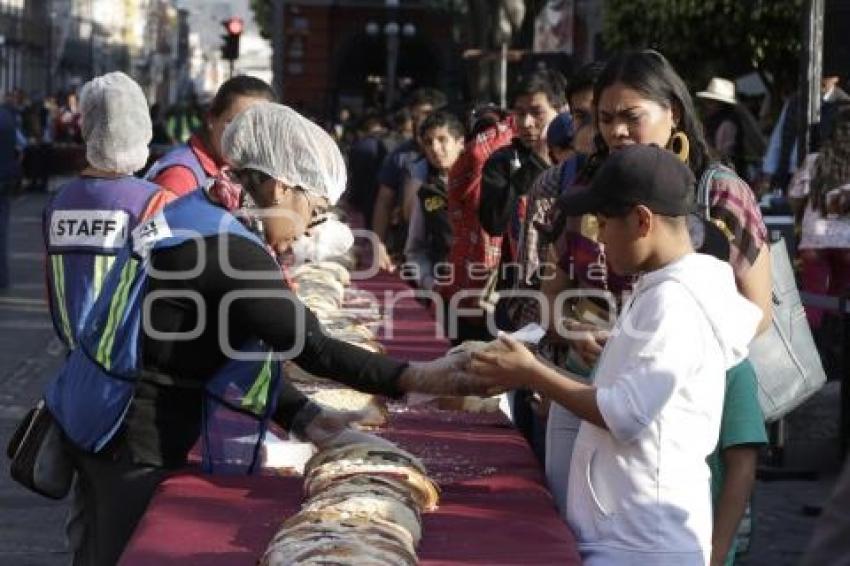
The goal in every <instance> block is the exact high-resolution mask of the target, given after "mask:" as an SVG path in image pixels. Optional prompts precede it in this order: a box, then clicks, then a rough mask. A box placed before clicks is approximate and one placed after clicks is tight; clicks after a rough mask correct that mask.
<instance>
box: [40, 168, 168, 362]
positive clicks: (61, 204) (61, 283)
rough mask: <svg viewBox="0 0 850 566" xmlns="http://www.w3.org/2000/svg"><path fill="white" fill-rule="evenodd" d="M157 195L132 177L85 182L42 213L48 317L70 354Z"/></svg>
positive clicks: (64, 191)
mask: <svg viewBox="0 0 850 566" xmlns="http://www.w3.org/2000/svg"><path fill="white" fill-rule="evenodd" d="M159 190H160V189H159V187H157V186H156V185H154V184H153V183H149V182H147V181H143V180H141V179H136V178H134V177H121V178H118V179H100V178H87V177H86V178H80V179H76V180H74V181H71V182H69V183H67V184H66V185H64V186H63V187H62V188H61V189H60V190H59V192H58V193H57V194H56V196H55V197H53V199H51V201H50V202H49V203H48V205H47V207H46V208H45V211H44V221H43V232H44V241H45V246H46V248H47V253H48V257H49V258H50V269H48V270H47V282H48V286H47V287H48V293H49V294H50V296H51V301H50V304H51V307H52V310H51V315H52V318H53V323H54V326H55V328H56V332H57V334H58V335H59V336H60V337H61V338H62V340H63V341H64V342H65V344H66V345H67V346H68V347H69V348H74V347H75V346H76V344H77V342H78V336H77V335H78V333H79V332H80V330H81V329H82V325H83V323H84V322H85V319H86V316H88V313H89V311H90V309H91V307H92V305H93V304H94V301H95V300H96V298H97V297H98V295H99V294H100V290H101V287H102V285H103V282H104V279H105V278H106V275H107V273H108V272H109V269H110V267H111V266H112V263H113V262H114V261H115V254H116V253H118V252H119V251H120V250H121V249H122V248H123V247H124V246H125V245H126V243H127V241H128V240H129V236H130V232H131V231H132V230H133V229H135V228H136V226H137V225H138V223H139V220H140V219H141V218H142V216H143V215H144V213H145V212H146V210H147V207H148V205H149V203H150V201H151V199H152V198H153V197H154V196H155V195H156V193H157V192H159ZM57 311H58V312H57Z"/></svg>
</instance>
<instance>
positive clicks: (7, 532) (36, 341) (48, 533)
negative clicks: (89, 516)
mask: <svg viewBox="0 0 850 566" xmlns="http://www.w3.org/2000/svg"><path fill="white" fill-rule="evenodd" d="M46 200H47V195H46V194H43V193H42V194H33V193H28V194H25V195H23V196H21V197H18V198H17V199H16V200H15V201H14V203H13V204H12V221H11V235H10V236H11V253H12V257H11V264H12V287H11V289H8V290H5V291H0V447H2V449H3V454H4V456H3V457H2V461H3V465H2V471H0V565H3V566H6V565H8V566H12V565H14V566H25V565H27V566H29V565H32V566H53V565H58V564H66V563H67V562H68V554H67V552H66V549H65V539H64V536H63V523H64V517H65V512H66V508H67V503H66V502H54V501H51V500H49V499H46V498H43V497H40V496H37V495H34V494H31V493H30V492H28V491H26V490H25V489H23V488H22V487H20V486H18V484H16V483H15V482H13V481H12V480H11V479H10V478H9V474H8V472H7V470H8V461H7V460H6V458H5V449H6V443H7V442H8V439H9V436H10V435H11V434H12V432H13V431H14V429H15V426H16V425H17V424H18V421H19V420H20V418H21V417H22V416H23V414H24V413H25V412H26V411H27V410H28V409H29V408H30V407H31V406H32V405H33V404H34V402H35V400H36V399H38V396H39V394H40V393H41V391H42V388H43V387H44V384H45V382H46V381H47V379H48V378H49V377H50V375H52V374H53V372H54V371H55V369H56V368H57V367H58V365H59V363H61V361H62V359H63V357H64V348H63V346H62V345H61V343H60V342H59V341H58V340H57V339H56V338H55V336H54V333H53V326H52V325H51V323H50V315H49V313H48V310H47V303H46V302H45V291H44V260H43V253H42V238H41V211H42V208H43V207H44V203H45V202H46Z"/></svg>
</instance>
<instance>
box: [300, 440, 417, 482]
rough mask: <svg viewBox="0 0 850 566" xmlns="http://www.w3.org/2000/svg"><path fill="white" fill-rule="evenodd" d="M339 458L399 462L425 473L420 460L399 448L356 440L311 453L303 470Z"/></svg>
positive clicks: (338, 459)
mask: <svg viewBox="0 0 850 566" xmlns="http://www.w3.org/2000/svg"><path fill="white" fill-rule="evenodd" d="M341 460H357V461H371V462H376V463H389V464H401V465H404V466H409V467H411V468H413V469H415V470H416V471H418V472H419V473H421V474H427V473H428V472H427V471H426V470H425V464H423V463H422V460H420V459H419V458H417V457H416V456H414V455H413V454H411V453H410V452H407V451H406V450H403V449H401V448H399V447H398V446H393V447H392V448H389V447H387V446H386V445H385V444H383V443H380V444H378V443H375V444H371V443H369V442H357V443H354V444H346V445H345V446H337V447H334V448H328V449H327V450H322V451H321V452H317V453H316V454H314V455H313V457H312V458H310V460H309V461H308V462H307V466H306V468H305V470H304V471H305V472H306V473H309V472H310V471H312V469H313V468H316V467H318V466H321V465H322V464H326V463H328V462H337V461H341Z"/></svg>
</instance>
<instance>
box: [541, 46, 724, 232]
mask: <svg viewBox="0 0 850 566" xmlns="http://www.w3.org/2000/svg"><path fill="white" fill-rule="evenodd" d="M617 83H621V84H623V85H625V86H627V87H629V88H630V89H632V90H634V91H635V92H638V93H640V94H641V95H643V96H645V97H646V98H647V99H649V100H652V101H653V102H655V103H657V104H660V105H661V106H663V107H665V108H671V109H674V110H675V111H676V112H677V113H678V114H679V116H680V117H679V125H678V129H679V130H680V131H682V132H683V133H684V134H685V135H686V136H687V137H688V142H689V145H690V151H689V154H688V166H689V167H690V168H691V171H692V172H693V174H694V177H696V178H697V179H699V178H700V177H701V176H702V174H703V171H705V169H706V168H707V167H708V166H709V165H710V164H711V163H712V162H713V161H715V160H716V159H715V156H714V154H713V153H712V152H711V150H710V148H709V146H708V144H707V143H706V141H705V133H704V131H703V127H702V123H701V122H700V120H699V117H698V116H697V113H696V109H695V107H694V101H693V99H692V98H691V94H690V93H689V92H688V87H686V86H685V82H684V81H683V80H682V78H681V77H680V76H679V75H678V74H677V73H676V71H675V70H674V69H673V67H672V65H670V63H669V62H668V61H667V59H666V58H665V57H664V56H663V55H662V54H661V53H658V52H657V51H653V50H651V49H647V50H644V51H627V52H624V53H620V54H618V55H615V56H614V57H612V58H611V59H609V60H608V61H607V62H606V63H605V67H604V68H603V69H602V72H601V73H600V74H599V76H598V77H597V79H596V81H595V82H594V85H593V100H594V105H595V106H596V108H598V104H599V99H600V98H601V95H602V92H603V91H604V90H605V89H606V88H608V87H610V86H612V85H614V84H617ZM596 121H597V126H598V122H599V113H598V110H597V115H596ZM597 129H598V128H597ZM595 141H596V147H597V151H596V152H595V153H594V154H593V155H591V156H590V158H589V159H588V161H587V163H586V164H585V166H584V168H583V169H582V171H581V173H580V175H579V177H578V179H577V180H576V184H582V185H589V184H590V181H591V179H592V177H593V174H594V173H595V172H596V170H597V169H598V168H599V167H600V166H601V165H602V163H603V161H604V160H605V158H606V157H607V156H608V151H609V150H608V146H607V145H606V144H605V142H604V141H603V139H602V136H601V135H599V134H597V135H596V140H595ZM569 215H570V212H569V211H568V210H566V209H564V206H563V203H562V202H561V201H560V200H559V201H558V202H556V203H555V206H554V210H553V212H552V213H551V216H550V218H551V219H552V220H551V223H550V224H549V226H540V225H538V229H539V230H541V232H542V233H543V234H544V237H546V238H548V239H549V240H550V241H554V240H555V239H557V238H558V237H559V236H560V234H561V232H562V231H563V229H564V226H565V225H566V221H567V218H568V217H569Z"/></svg>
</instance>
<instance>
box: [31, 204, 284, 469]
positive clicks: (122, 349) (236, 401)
mask: <svg viewBox="0 0 850 566" xmlns="http://www.w3.org/2000/svg"><path fill="white" fill-rule="evenodd" d="M226 233H231V234H237V235H239V236H241V237H245V238H247V239H249V240H251V241H253V242H255V243H256V244H257V246H259V247H261V248H262V243H261V242H260V240H259V239H258V238H257V237H256V236H255V235H253V234H251V233H250V232H249V231H248V230H247V229H246V228H245V227H244V226H242V225H241V224H239V222H238V221H237V220H236V219H235V218H234V217H233V216H231V215H229V214H228V213H227V212H225V211H224V210H222V209H220V208H218V207H216V206H215V205H213V204H211V203H210V202H209V201H208V199H207V196H206V193H205V192H204V191H195V192H193V193H190V194H189V195H186V196H185V197H183V198H181V199H178V200H177V201H174V202H173V203H171V204H169V205H168V206H166V207H165V209H163V211H161V212H160V213H159V214H157V215H155V216H154V217H152V218H150V219H149V220H148V221H147V222H145V223H144V224H142V225H140V226H138V227H137V229H136V230H135V231H134V233H133V236H132V237H131V239H130V241H128V242H127V246H126V247H125V248H124V249H123V250H122V252H121V253H120V254H119V255H118V256H117V257H116V258H115V260H114V261H115V264H114V266H113V267H114V268H113V269H111V270H110V271H109V272H108V275H107V276H106V279H105V281H104V282H103V287H102V292H101V294H100V296H99V297H98V299H97V301H96V302H95V304H94V306H93V307H92V309H91V313H90V315H89V318H88V319H87V321H86V325H85V328H84V330H83V332H81V334H80V340H79V348H77V349H76V350H74V351H73V352H72V353H71V356H69V358H68V360H67V361H66V363H65V365H64V367H63V368H62V370H61V371H60V372H59V374H58V375H57V376H56V378H54V380H53V381H51V383H50V385H49V386H48V390H47V394H46V396H45V399H46V401H47V405H48V407H49V408H50V410H51V412H52V413H53V415H54V417H55V418H56V421H57V422H58V423H59V425H60V426H61V427H62V430H63V431H64V433H65V435H66V436H67V437H68V438H69V439H70V440H71V441H72V442H73V443H74V444H75V445H76V446H78V447H79V448H81V449H83V450H87V451H91V452H97V451H99V450H101V449H102V448H103V447H104V446H105V445H106V444H107V443H108V442H109V441H110V440H111V439H112V438H113V436H114V435H115V434H116V432H117V431H118V430H120V425H121V423H122V422H123V419H124V417H125V416H126V414H127V410H128V408H129V406H130V404H131V402H132V399H133V395H134V393H135V384H136V382H137V381H138V379H139V378H140V376H141V375H142V373H143V367H142V360H141V359H140V347H139V346H140V344H141V341H142V339H143V334H142V332H143V330H142V326H141V322H142V307H143V303H144V299H145V289H146V287H147V278H148V275H149V273H148V266H149V261H150V254H149V252H151V251H154V252H155V251H156V250H159V249H167V248H171V247H175V246H178V245H181V244H182V243H184V242H186V241H188V240H190V239H193V238H197V237H199V236H200V237H207V236H211V235H218V234H226ZM134 247H137V248H140V249H141V251H142V253H141V254H140V255H139V254H135V253H134V252H133V248H134ZM263 249H264V248H263ZM57 279H58V278H57ZM240 350H241V351H242V352H243V353H246V352H252V353H256V354H257V356H256V359H255V360H253V361H239V360H236V359H232V360H229V361H228V362H226V363H225V365H224V366H223V367H221V368H220V369H219V370H217V371H216V372H215V374H214V375H213V376H212V377H211V378H210V379H209V380H208V381H207V382H206V383H204V384H203V390H204V395H203V403H204V405H203V411H202V413H203V422H202V423H201V424H202V431H203V438H204V445H203V457H204V465H205V468H206V469H207V470H212V469H213V468H220V466H219V464H220V463H221V462H224V461H225V460H226V459H227V458H223V457H221V455H220V452H221V450H219V449H223V448H224V444H225V440H224V439H225V435H226V438H231V437H238V438H240V439H242V440H243V441H244V439H246V438H247V439H249V442H248V448H249V449H250V450H249V451H248V453H247V454H246V455H245V458H244V461H243V466H242V467H246V468H247V469H248V471H249V472H250V471H254V470H255V469H256V466H257V464H258V458H259V454H260V446H261V444H262V440H263V438H264V435H265V431H266V429H267V423H268V420H269V419H270V418H271V415H272V414H273V412H274V409H275V403H276V400H277V393H278V390H279V387H280V378H281V370H280V363H279V362H278V361H276V359H275V358H274V357H273V352H272V351H271V349H270V348H269V347H268V346H266V345H264V344H262V343H261V342H260V341H258V340H255V341H251V342H250V343H249V344H246V345H243V347H241V348H240ZM198 387H199V388H200V387H202V385H201V384H200V383H198ZM219 439H220V441H219ZM250 439H254V440H253V441H250ZM228 442H230V444H231V445H232V444H233V442H232V441H230V440H228ZM236 444H237V445H239V442H236ZM242 444H244V442H242ZM231 448H232V446H230V445H229V448H228V449H231Z"/></svg>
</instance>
